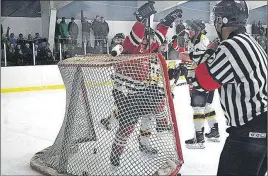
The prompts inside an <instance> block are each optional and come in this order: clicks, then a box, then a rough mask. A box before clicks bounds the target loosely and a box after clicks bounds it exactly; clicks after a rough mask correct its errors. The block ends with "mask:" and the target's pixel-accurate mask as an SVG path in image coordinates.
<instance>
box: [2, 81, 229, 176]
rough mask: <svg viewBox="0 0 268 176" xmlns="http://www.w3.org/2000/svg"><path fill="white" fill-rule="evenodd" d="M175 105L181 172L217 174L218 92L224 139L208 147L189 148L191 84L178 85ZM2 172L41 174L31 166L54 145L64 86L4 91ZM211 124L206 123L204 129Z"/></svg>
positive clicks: (187, 173)
mask: <svg viewBox="0 0 268 176" xmlns="http://www.w3.org/2000/svg"><path fill="white" fill-rule="evenodd" d="M174 94H175V98H174V105H175V110H176V116H177V123H178V127H179V133H180V140H181V143H182V152H183V157H184V164H183V166H182V168H181V170H180V173H181V174H182V175H216V173H217V168H218V161H219V157H220V153H221V150H222V148H223V145H224V141H225V139H226V137H227V134H226V132H225V129H226V125H225V118H224V116H223V112H222V110H221V106H220V103H219V99H218V93H217V92H215V97H214V102H213V107H214V108H215V109H216V113H217V119H218V121H219V126H220V133H221V142H220V143H212V142H206V143H205V146H206V148H205V149H196V150H194V149H192V150H191V149H187V148H185V146H184V141H185V140H186V139H189V138H191V137H193V134H194V131H193V122H192V109H191V107H190V105H189V104H190V97H189V93H188V86H187V85H184V86H180V87H176V88H175V91H174ZM1 99H2V101H1V124H2V125H1V140H2V141H1V149H2V152H1V174H2V175H41V174H40V173H38V172H36V171H34V170H32V169H31V168H30V165H29V164H30V159H31V158H32V157H33V155H34V154H35V153H36V152H39V151H41V150H43V149H44V148H46V147H48V146H51V145H52V144H53V142H54V140H55V138H56V136H57V134H58V132H59V130H60V127H61V125H62V122H63V118H64V113H65V90H49V91H36V92H34V91H33V92H24V93H7V94H2V95H1ZM208 130H209V129H208V126H207V124H206V129H205V132H207V131H208Z"/></svg>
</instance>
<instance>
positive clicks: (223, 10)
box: [212, 0, 249, 40]
mask: <svg viewBox="0 0 268 176" xmlns="http://www.w3.org/2000/svg"><path fill="white" fill-rule="evenodd" d="M212 17H213V18H212V20H213V23H214V26H215V28H216V30H217V32H218V35H219V37H220V39H221V40H222V37H221V33H222V28H223V27H233V28H235V29H244V28H245V26H246V24H247V22H248V17H249V9H248V6H247V4H246V2H245V1H234V0H222V1H220V2H219V3H217V4H216V5H215V6H214V8H213V16H212Z"/></svg>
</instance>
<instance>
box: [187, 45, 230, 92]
mask: <svg viewBox="0 0 268 176" xmlns="http://www.w3.org/2000/svg"><path fill="white" fill-rule="evenodd" d="M226 51H227V49H226V48H225V47H224V46H222V45H220V46H219V47H218V49H217V51H216V52H215V54H214V55H213V56H211V58H209V59H207V60H206V62H203V63H201V64H199V65H198V66H197V67H196V69H195V75H193V79H192V84H193V86H194V87H196V88H197V89H198V90H199V91H212V90H215V89H218V88H219V87H221V86H222V85H224V84H227V83H231V82H234V81H235V79H234V70H233V67H232V66H231V64H230V61H229V60H228V52H226Z"/></svg>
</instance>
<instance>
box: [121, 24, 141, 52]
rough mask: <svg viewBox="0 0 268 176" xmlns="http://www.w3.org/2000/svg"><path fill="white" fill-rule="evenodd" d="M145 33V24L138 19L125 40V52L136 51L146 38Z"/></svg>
mask: <svg viewBox="0 0 268 176" xmlns="http://www.w3.org/2000/svg"><path fill="white" fill-rule="evenodd" d="M144 33H145V24H143V23H141V22H138V21H137V22H136V23H135V24H134V25H133V27H132V29H131V31H130V33H129V35H128V36H127V37H126V38H125V40H124V42H123V47H124V53H132V52H133V51H136V50H137V49H138V48H139V45H140V44H141V42H142V40H143V38H144Z"/></svg>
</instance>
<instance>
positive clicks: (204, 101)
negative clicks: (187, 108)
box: [190, 88, 217, 131]
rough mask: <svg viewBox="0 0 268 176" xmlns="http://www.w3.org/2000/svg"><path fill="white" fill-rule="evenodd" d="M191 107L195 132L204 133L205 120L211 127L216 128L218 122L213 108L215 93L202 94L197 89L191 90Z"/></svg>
mask: <svg viewBox="0 0 268 176" xmlns="http://www.w3.org/2000/svg"><path fill="white" fill-rule="evenodd" d="M190 96H191V106H192V108H193V112H194V114H193V120H194V128H195V131H202V128H203V127H204V123H205V119H207V121H208V124H209V127H210V128H212V127H214V124H215V123H217V121H216V118H215V116H216V113H215V110H214V109H213V108H212V107H211V103H212V102H213V97H214V91H210V92H201V91H198V90H197V89H195V88H192V89H190Z"/></svg>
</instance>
